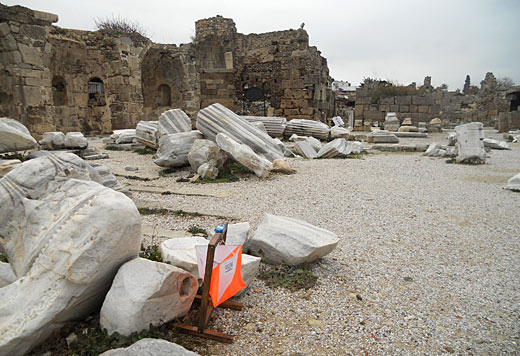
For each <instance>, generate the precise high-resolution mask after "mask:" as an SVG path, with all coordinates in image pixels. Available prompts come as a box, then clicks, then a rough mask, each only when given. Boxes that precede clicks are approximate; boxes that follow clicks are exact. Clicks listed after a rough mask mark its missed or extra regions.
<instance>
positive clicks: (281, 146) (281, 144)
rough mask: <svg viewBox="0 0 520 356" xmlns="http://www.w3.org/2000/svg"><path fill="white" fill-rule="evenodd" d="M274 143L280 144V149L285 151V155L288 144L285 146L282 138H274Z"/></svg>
mask: <svg viewBox="0 0 520 356" xmlns="http://www.w3.org/2000/svg"><path fill="white" fill-rule="evenodd" d="M273 141H274V143H275V144H276V145H277V146H278V148H279V149H280V151H282V152H283V154H284V156H285V152H287V151H288V150H287V146H285V143H283V142H282V141H281V140H279V139H277V138H274V139H273Z"/></svg>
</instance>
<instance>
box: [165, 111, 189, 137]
mask: <svg viewBox="0 0 520 356" xmlns="http://www.w3.org/2000/svg"><path fill="white" fill-rule="evenodd" d="M158 130H159V137H161V136H164V135H169V134H173V133H179V132H189V131H191V119H190V118H189V117H188V115H186V113H185V112H184V111H182V110H181V109H172V110H168V111H165V112H163V113H162V114H161V116H159V128H158Z"/></svg>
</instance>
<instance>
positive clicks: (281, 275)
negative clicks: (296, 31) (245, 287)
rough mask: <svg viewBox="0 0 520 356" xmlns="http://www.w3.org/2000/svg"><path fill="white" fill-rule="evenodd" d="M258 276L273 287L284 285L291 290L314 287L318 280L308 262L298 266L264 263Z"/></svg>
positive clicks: (283, 286)
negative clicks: (267, 264)
mask: <svg viewBox="0 0 520 356" xmlns="http://www.w3.org/2000/svg"><path fill="white" fill-rule="evenodd" d="M258 278H260V279H261V280H263V281H265V283H266V284H267V285H268V286H269V287H271V288H279V287H282V288H286V289H288V290H290V291H291V292H294V291H297V290H299V289H309V288H312V287H314V285H315V284H316V281H317V280H318V277H316V275H314V273H312V270H311V268H310V266H309V265H308V264H302V265H298V266H288V265H278V266H266V265H264V264H262V265H261V266H260V273H259V275H258Z"/></svg>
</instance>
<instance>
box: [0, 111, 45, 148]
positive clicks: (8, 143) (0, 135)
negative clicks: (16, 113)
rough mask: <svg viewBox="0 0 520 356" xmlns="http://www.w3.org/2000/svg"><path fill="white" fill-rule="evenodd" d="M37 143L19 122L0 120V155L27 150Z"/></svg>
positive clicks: (4, 118) (6, 119)
mask: <svg viewBox="0 0 520 356" xmlns="http://www.w3.org/2000/svg"><path fill="white" fill-rule="evenodd" d="M37 146H38V143H37V142H36V140H35V139H34V138H33V137H32V136H31V134H30V132H29V130H27V127H25V126H24V125H22V124H21V123H20V122H19V121H17V120H14V119H9V118H6V117H3V118H0V153H3V152H15V151H22V150H29V149H31V148H34V147H37Z"/></svg>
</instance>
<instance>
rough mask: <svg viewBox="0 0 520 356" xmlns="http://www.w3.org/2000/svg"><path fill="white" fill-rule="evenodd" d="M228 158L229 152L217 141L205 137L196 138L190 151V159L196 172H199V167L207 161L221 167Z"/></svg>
mask: <svg viewBox="0 0 520 356" xmlns="http://www.w3.org/2000/svg"><path fill="white" fill-rule="evenodd" d="M227 158H228V157H227V154H226V153H225V152H224V151H222V150H221V149H220V147H218V145H217V144H216V143H215V142H213V141H210V140H205V139H197V140H195V141H194V142H193V146H192V147H191V150H190V152H189V153H188V161H189V163H190V166H191V169H192V171H194V172H197V171H198V169H199V167H200V166H202V165H203V164H205V163H211V164H212V165H213V166H215V167H217V168H221V167H222V166H223V165H224V163H226V161H227Z"/></svg>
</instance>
